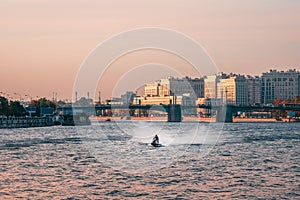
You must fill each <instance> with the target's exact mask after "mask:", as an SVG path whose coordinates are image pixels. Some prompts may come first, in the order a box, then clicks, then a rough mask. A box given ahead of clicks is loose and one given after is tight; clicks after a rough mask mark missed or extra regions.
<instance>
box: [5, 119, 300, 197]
mask: <svg viewBox="0 0 300 200" xmlns="http://www.w3.org/2000/svg"><path fill="white" fill-rule="evenodd" d="M221 128H222V125H221V124H216V123H215V124H208V123H181V124H178V123H162V122H151V123H150V122H122V123H121V122H120V123H114V122H110V123H109V122H103V123H99V124H93V125H92V126H87V127H79V128H76V127H75V128H74V127H59V126H58V127H46V128H29V129H10V130H4V129H2V130H0V142H1V143H0V172H1V175H0V183H1V184H0V199H15V198H25V199H106V198H109V199H110V198H112V199H126V198H139V199H143V198H144V199H175V198H177V199H225V198H227V199H228V198H237V199H300V166H299V162H300V131H299V128H300V123H298V124H297V123H294V124H292V123H291V124H289V123H233V124H225V125H224V126H223V129H222V130H223V131H222V133H221V134H220V129H221ZM154 133H158V135H159V136H160V140H161V142H162V143H163V144H164V145H165V147H161V148H154V147H151V146H149V145H148V144H147V143H148V142H150V141H151V137H152V136H153V135H154Z"/></svg>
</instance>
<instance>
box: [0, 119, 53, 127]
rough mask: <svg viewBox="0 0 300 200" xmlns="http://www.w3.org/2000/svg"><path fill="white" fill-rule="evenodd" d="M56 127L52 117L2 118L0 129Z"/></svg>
mask: <svg viewBox="0 0 300 200" xmlns="http://www.w3.org/2000/svg"><path fill="white" fill-rule="evenodd" d="M52 125H54V123H53V119H52V118H51V117H0V128H29V127H43V126H52Z"/></svg>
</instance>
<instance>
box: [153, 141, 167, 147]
mask: <svg viewBox="0 0 300 200" xmlns="http://www.w3.org/2000/svg"><path fill="white" fill-rule="evenodd" d="M151 145H152V146H153V147H163V146H164V145H162V144H159V143H153V142H152V143H151Z"/></svg>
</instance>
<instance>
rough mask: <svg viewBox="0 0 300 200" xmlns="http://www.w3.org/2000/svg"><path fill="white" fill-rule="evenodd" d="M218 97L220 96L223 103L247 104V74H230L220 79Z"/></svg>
mask: <svg viewBox="0 0 300 200" xmlns="http://www.w3.org/2000/svg"><path fill="white" fill-rule="evenodd" d="M217 98H220V99H221V102H222V103H223V104H230V105H247V104H248V87H247V81H246V78H245V76H241V75H230V76H229V77H228V78H222V79H220V81H219V82H218V84H217Z"/></svg>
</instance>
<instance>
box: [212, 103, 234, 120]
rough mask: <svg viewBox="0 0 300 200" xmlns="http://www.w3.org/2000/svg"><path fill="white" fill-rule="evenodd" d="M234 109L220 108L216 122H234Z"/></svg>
mask: <svg viewBox="0 0 300 200" xmlns="http://www.w3.org/2000/svg"><path fill="white" fill-rule="evenodd" d="M232 121H233V119H232V108H231V106H228V105H227V106H224V107H220V108H219V109H218V110H217V116H216V122H232Z"/></svg>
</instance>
